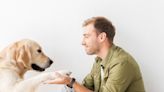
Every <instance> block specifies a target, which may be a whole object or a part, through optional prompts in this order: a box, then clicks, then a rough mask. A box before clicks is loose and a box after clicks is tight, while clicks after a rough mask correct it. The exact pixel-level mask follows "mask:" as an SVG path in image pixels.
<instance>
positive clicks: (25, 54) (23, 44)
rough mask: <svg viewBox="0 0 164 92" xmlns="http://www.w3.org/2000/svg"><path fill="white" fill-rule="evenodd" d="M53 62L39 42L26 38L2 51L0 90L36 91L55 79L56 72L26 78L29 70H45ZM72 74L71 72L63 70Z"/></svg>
mask: <svg viewBox="0 0 164 92" xmlns="http://www.w3.org/2000/svg"><path fill="white" fill-rule="evenodd" d="M51 64H52V60H50V59H49V57H47V56H46V55H45V54H44V53H43V52H42V49H41V47H40V46H39V44H38V43H36V42H35V41H32V40H28V39H24V40H21V41H17V42H15V43H13V44H11V45H9V46H8V47H6V48H5V49H3V50H2V52H0V92H35V90H36V88H37V87H38V85H39V84H41V83H43V82H44V81H47V80H51V79H54V78H55V77H56V75H55V73H54V72H46V73H42V74H40V75H38V76H35V77H32V78H29V79H24V78H23V76H24V74H25V72H26V71H28V70H37V71H44V70H45V69H46V68H48V67H49V66H50V65H51ZM63 74H70V72H63Z"/></svg>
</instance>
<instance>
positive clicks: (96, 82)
mask: <svg viewBox="0 0 164 92" xmlns="http://www.w3.org/2000/svg"><path fill="white" fill-rule="evenodd" d="M100 65H103V67H104V69H103V72H104V76H103V78H102V79H101V66H100ZM83 85H84V86H85V87H87V88H89V89H90V90H93V91H94V92H145V89H144V84H143V79H142V76H141V72H140V69H139V66H138V64H137V63H136V61H135V60H134V59H133V57H132V56H131V55H129V54H128V53H127V52H125V51H124V50H123V49H121V48H120V47H118V46H115V45H112V47H111V48H110V50H109V52H108V55H107V56H106V58H105V59H104V61H102V59H101V58H99V57H96V59H95V63H94V64H93V67H92V70H91V72H90V73H89V74H88V75H87V76H86V77H85V79H84V80H83Z"/></svg>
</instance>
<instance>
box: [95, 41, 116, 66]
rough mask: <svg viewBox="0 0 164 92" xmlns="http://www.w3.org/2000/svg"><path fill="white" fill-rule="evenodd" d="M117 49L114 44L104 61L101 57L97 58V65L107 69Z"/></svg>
mask: <svg viewBox="0 0 164 92" xmlns="http://www.w3.org/2000/svg"><path fill="white" fill-rule="evenodd" d="M115 47H116V46H115V45H114V44H112V47H111V48H110V49H109V50H108V54H107V56H106V57H105V59H104V60H102V59H101V58H100V57H98V56H97V57H96V58H95V61H96V63H100V64H101V65H102V66H103V67H104V68H105V67H106V66H107V64H108V63H109V62H110V59H111V57H112V55H113V49H114V48H115Z"/></svg>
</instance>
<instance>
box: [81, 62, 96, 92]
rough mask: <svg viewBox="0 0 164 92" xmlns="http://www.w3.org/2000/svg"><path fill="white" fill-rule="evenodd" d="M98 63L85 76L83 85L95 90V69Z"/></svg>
mask: <svg viewBox="0 0 164 92" xmlns="http://www.w3.org/2000/svg"><path fill="white" fill-rule="evenodd" d="M95 67H96V65H95V64H94V65H93V67H92V69H91V72H90V73H89V74H88V75H87V76H86V77H85V78H84V80H83V82H82V85H83V86H85V87H87V88H88V89H90V90H92V91H93V90H94V70H95Z"/></svg>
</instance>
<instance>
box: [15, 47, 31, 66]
mask: <svg viewBox="0 0 164 92" xmlns="http://www.w3.org/2000/svg"><path fill="white" fill-rule="evenodd" d="M16 55H17V56H16V62H17V63H18V64H23V66H24V67H26V68H27V67H28V63H29V61H30V59H31V53H30V48H29V47H28V46H27V45H23V46H22V47H20V48H19V49H18V51H17V52H16Z"/></svg>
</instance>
